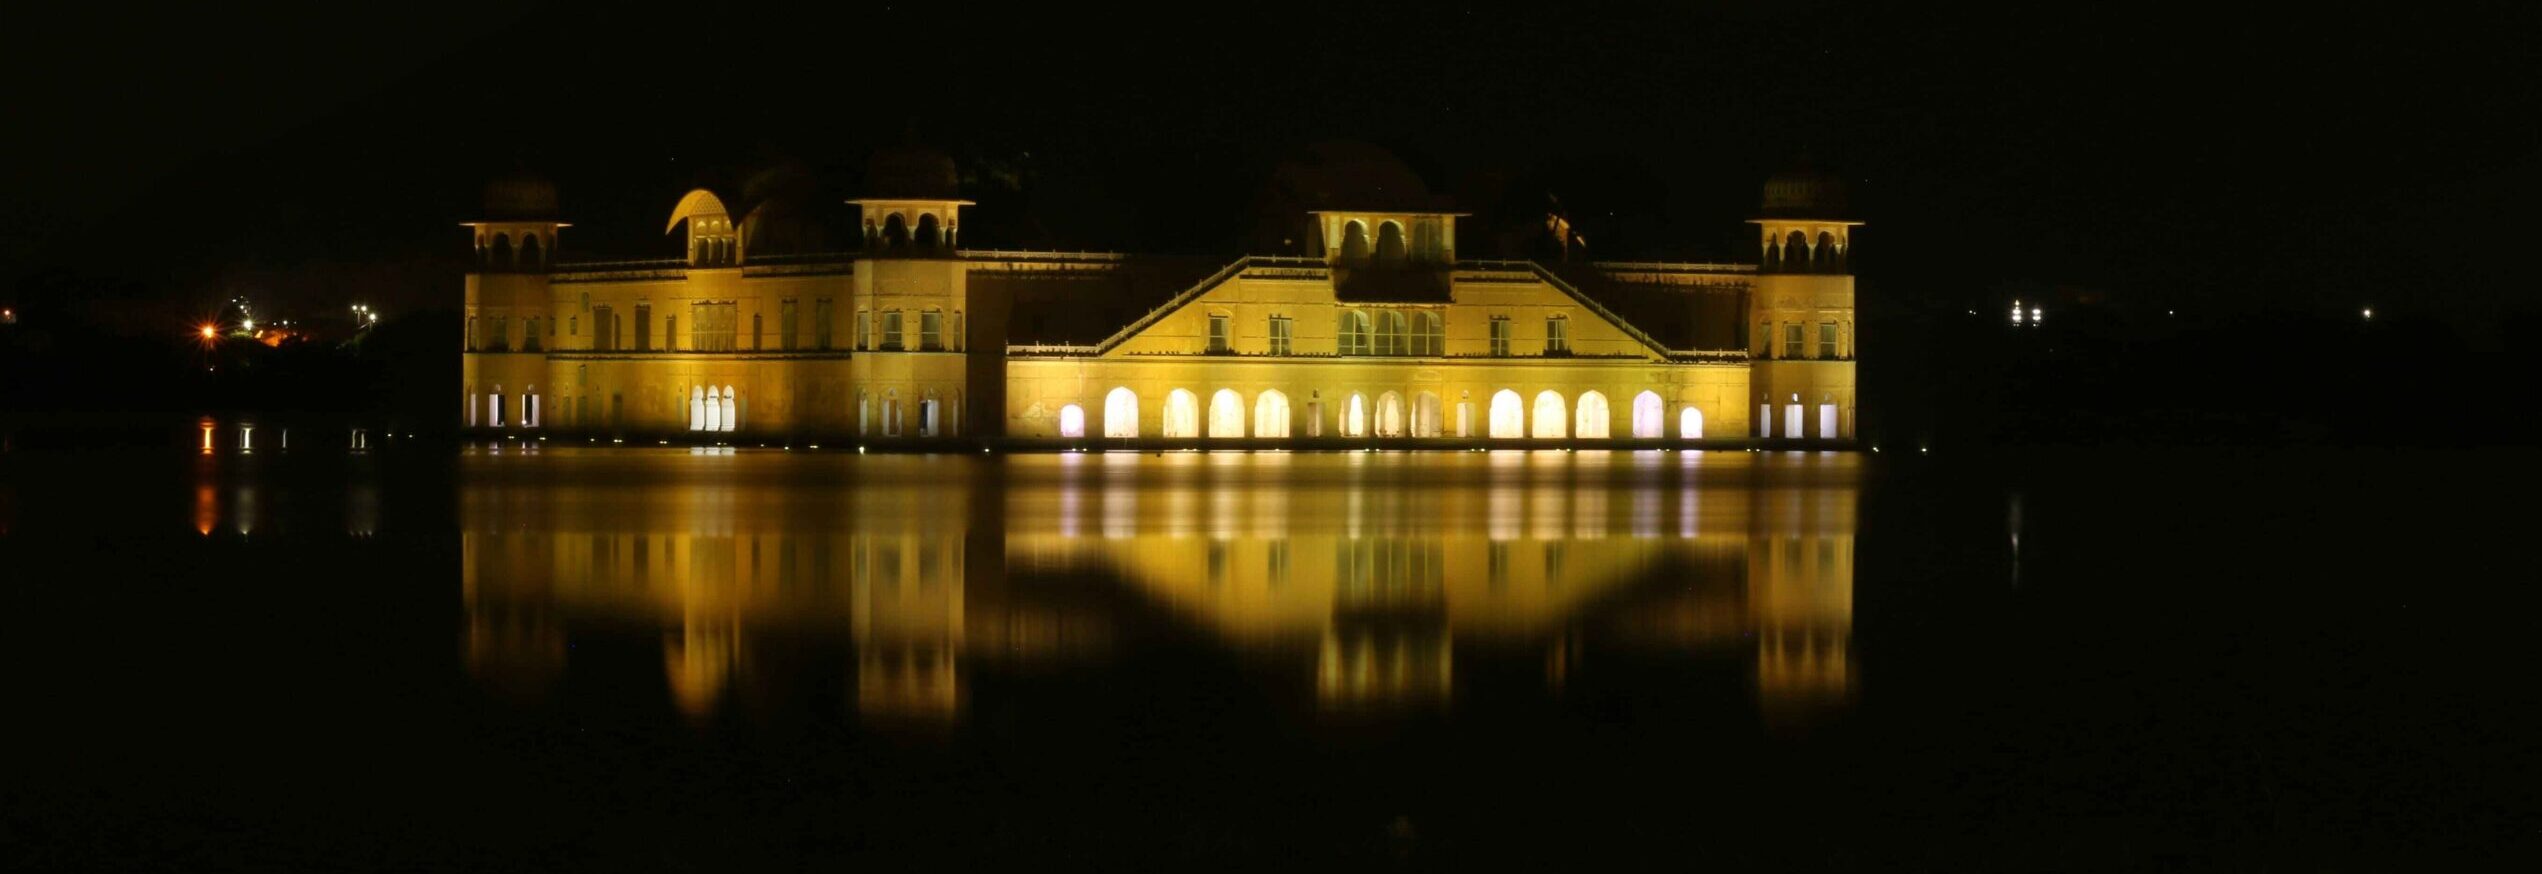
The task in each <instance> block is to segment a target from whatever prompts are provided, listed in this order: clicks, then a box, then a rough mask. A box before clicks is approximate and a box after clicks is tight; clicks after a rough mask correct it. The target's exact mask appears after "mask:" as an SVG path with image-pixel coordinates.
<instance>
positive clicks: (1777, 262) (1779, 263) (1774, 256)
mask: <svg viewBox="0 0 2542 874" xmlns="http://www.w3.org/2000/svg"><path fill="white" fill-rule="evenodd" d="M1758 269H1760V270H1763V271H1764V272H1767V273H1772V272H1775V271H1777V270H1781V269H1783V247H1781V246H1778V245H1775V244H1774V240H1773V239H1772V238H1770V237H1769V238H1767V239H1766V241H1765V255H1764V259H1763V262H1762V263H1761V264H1759V265H1758Z"/></svg>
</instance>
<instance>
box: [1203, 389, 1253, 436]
mask: <svg viewBox="0 0 2542 874" xmlns="http://www.w3.org/2000/svg"><path fill="white" fill-rule="evenodd" d="M1244 435H1245V402H1244V399H1243V398H1240V397H1237V396H1236V392H1235V390H1234V389H1224V388H1222V389H1219V390H1218V393H1217V394H1215V395H1211V396H1210V397H1209V436H1210V437H1211V438H1212V439H1217V440H1232V439H1235V438H1238V437H1243V436H1244Z"/></svg>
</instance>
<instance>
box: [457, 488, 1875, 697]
mask: <svg viewBox="0 0 2542 874" xmlns="http://www.w3.org/2000/svg"><path fill="white" fill-rule="evenodd" d="M1859 463H1860V460H1859V458H1858V457H1856V456H1852V455H1847V454H1834V453H1807V454H1804V453H1765V454H1758V453H1708V454H1707V453H1693V452H1668V453H1662V452H1618V453H1603V452H1577V453H1573V452H1492V453H1445V454H1395V453H1384V454H1365V453H1340V454H1289V453H1213V454H1197V453H1173V454H1166V455H1135V454H1126V453H1113V454H1100V455H1086V454H1059V455H1013V456H989V457H972V456H879V455H878V456H845V455H804V454H787V453H743V454H739V455H689V454H685V453H676V454H675V453H671V452H646V451H609V450H600V451H580V450H556V451H549V452H546V453H543V454H542V455H540V456H536V457H527V458H524V457H520V456H518V455H514V456H508V457H507V456H493V455H483V456H471V457H469V458H467V459H465V460H464V463H463V476H462V486H461V489H460V511H459V515H460V526H459V527H460V530H461V545H462V554H463V559H462V561H463V570H462V580H461V586H462V592H463V596H464V601H465V607H466V611H467V616H468V620H467V632H466V642H465V646H464V651H465V652H466V654H467V661H468V665H469V667H470V669H471V670H472V671H474V672H475V673H476V675H477V676H479V677H480V678H481V679H482V680H483V681H484V682H485V683H486V684H487V685H488V686H489V687H490V688H494V689H497V690H501V691H504V692H506V693H509V694H514V695H520V696H527V697H538V696H541V695H544V694H547V693H548V692H549V691H550V690H551V689H552V688H553V687H554V685H555V684H556V683H557V682H558V681H559V679H560V678H561V677H563V676H564V675H565V674H566V673H567V672H568V670H570V668H571V665H570V662H571V661H572V658H573V655H572V653H573V652H574V647H573V646H571V645H569V642H572V641H577V640H583V639H587V638H589V639H602V638H611V637H613V636H614V637H618V638H624V637H626V636H627V635H628V634H629V632H630V631H631V630H632V631H633V632H635V633H636V635H637V636H639V637H644V638H645V639H647V640H658V646H659V647H660V652H661V661H660V664H661V665H662V672H663V675H662V678H661V679H662V681H663V684H664V687H665V689H666V698H667V700H668V703H669V705H670V706H672V707H675V708H676V709H677V710H679V711H681V712H682V713H685V714H688V715H690V716H692V717H699V718H703V717H708V716H712V715H714V714H716V713H717V712H719V711H720V710H723V709H725V708H728V707H731V706H733V705H734V703H735V702H736V701H737V700H753V699H765V698H767V697H769V696H776V695H787V694H794V693H795V692H796V691H799V690H793V689H792V688H791V687H788V686H786V685H785V684H787V683H789V682H793V681H794V680H795V679H796V678H798V677H799V676H800V675H802V674H803V673H805V672H804V671H803V670H802V668H801V663H802V661H803V658H802V656H801V654H802V653H805V652H814V653H822V652H835V653H836V654H835V656H834V658H835V659H836V660H837V661H838V664H836V665H835V666H834V667H835V668H836V670H835V675H836V676H838V677H840V678H842V680H843V682H845V683H847V684H848V685H849V687H850V688H847V689H844V690H840V691H841V692H842V693H843V694H842V696H841V697H842V698H843V700H845V701H847V702H850V704H849V705H848V706H850V707H852V708H853V710H854V712H855V715H857V716H858V717H859V718H863V719H866V720H868V721H881V722H909V723H917V724H929V723H933V724H947V723H951V722H953V721H956V720H959V719H960V718H962V716H963V715H964V714H965V713H966V710H967V709H968V708H969V707H971V706H972V704H973V702H972V701H970V696H971V695H972V694H973V690H974V689H975V682H976V680H977V679H978V678H979V677H981V676H991V675H1016V676H1029V675H1031V674H1033V673H1035V672H1036V671H1040V670H1047V669H1053V668H1065V667H1069V666H1079V667H1086V668H1089V669H1092V670H1102V669H1103V668H1104V666H1105V665H1107V664H1108V663H1109V660H1110V659H1112V658H1114V657H1115V656H1116V655H1118V653H1117V650H1118V649H1119V646H1118V644H1119V641H1120V640H1121V639H1123V638H1125V637H1128V636H1130V635H1131V634H1132V633H1133V631H1134V630H1135V628H1136V627H1138V626H1141V625H1142V624H1149V625H1153V624H1155V623H1157V622H1159V621H1160V617H1161V618H1162V621H1163V622H1165V623H1168V624H1170V625H1173V626H1179V627H1181V628H1183V629H1186V630H1195V631H1199V632H1201V633H1202V636H1203V637H1204V638H1205V639H1206V640H1208V641H1211V642H1212V644H1211V645H1214V646H1220V647H1224V648H1225V649H1227V650H1228V651H1231V652H1234V653H1236V654H1238V655H1239V656H1240V657H1241V658H1243V659H1244V660H1246V661H1247V663H1251V664H1260V665H1266V666H1269V668H1270V670H1268V671H1265V672H1263V673H1262V674H1260V675H1259V676H1258V677H1257V676H1255V675H1247V676H1246V677H1235V676H1231V677H1230V681H1231V682H1268V683H1271V684H1273V685H1274V686H1276V685H1277V684H1279V683H1289V684H1291V688H1289V689H1280V688H1269V689H1266V690H1265V691H1267V692H1269V693H1270V694H1272V695H1274V696H1278V695H1282V694H1294V695H1296V696H1297V697H1299V698H1301V699H1306V700H1312V701H1313V702H1314V704H1315V707H1316V708H1317V709H1319V710H1321V711H1324V712H1327V713H1353V712H1380V713H1382V712H1392V711H1400V710H1407V709H1409V710H1432V709H1437V708H1451V709H1452V708H1454V707H1456V706H1457V701H1458V697H1459V696H1458V691H1459V689H1460V678H1459V671H1460V670H1486V669H1487V668H1481V667H1475V668H1469V667H1468V665H1469V664H1470V665H1490V666H1501V667H1494V668H1488V669H1489V670H1499V669H1502V668H1503V667H1505V666H1507V665H1512V664H1518V665H1525V666H1527V667H1526V668H1525V673H1526V679H1527V680H1528V682H1530V683H1541V684H1542V686H1543V688H1544V689H1545V691H1546V692H1547V694H1548V695H1551V696H1557V697H1558V696H1559V695H1561V694H1562V692H1563V690H1564V689H1565V688H1566V686H1568V685H1569V684H1570V683H1571V682H1572V681H1573V680H1574V678H1575V677H1578V676H1582V675H1584V674H1587V673H1593V672H1596V671H1598V670H1600V668H1601V667H1602V666H1603V665H1604V664H1606V663H1609V662H1622V661H1653V660H1656V661H1667V660H1671V659H1686V660H1696V661H1706V660H1708V661H1711V662H1715V663H1722V664H1740V663H1745V665H1746V666H1747V667H1744V668H1742V669H1741V672H1742V673H1745V674H1748V675H1749V676H1751V677H1752V680H1753V685H1754V689H1755V695H1756V701H1757V704H1758V705H1759V709H1760V712H1761V713H1762V714H1763V716H1764V717H1765V718H1766V719H1767V720H1768V721H1786V720H1795V719H1806V718H1808V717H1809V716H1811V715H1814V714H1818V713H1824V712H1826V711H1828V710H1830V709H1832V708H1836V707H1841V706H1842V705H1843V703H1844V702H1846V701H1847V700H1848V699H1849V698H1850V695H1851V693H1852V691H1853V684H1854V672H1853V669H1852V654H1851V652H1850V650H1849V649H1848V646H1847V643H1848V640H1849V638H1850V635H1851V625H1852V613H1853V560H1854V548H1853V546H1854V544H1853V540H1854V531H1855V512H1856V509H1855V504H1856V501H1857V497H1858V494H1859V485H1858V482H1859V474H1860V470H1859ZM1088 581H1091V586H1092V588H1089V582H1088ZM647 645H653V644H647ZM1539 665H1541V676H1540V677H1539V676H1538V675H1537V674H1536V672H1537V670H1538V668H1537V666H1539ZM613 669H622V668H617V667H616V666H615V665H614V664H613ZM815 673H818V672H815ZM1263 677H1268V678H1272V679H1270V680H1267V681H1266V680H1263V679H1261V678H1263ZM1281 678H1286V679H1281ZM1027 682H1029V680H1027ZM1654 691H1656V692H1660V693H1665V692H1666V691H1667V690H1654Z"/></svg>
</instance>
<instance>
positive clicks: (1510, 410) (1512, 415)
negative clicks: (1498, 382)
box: [1492, 389, 1527, 439]
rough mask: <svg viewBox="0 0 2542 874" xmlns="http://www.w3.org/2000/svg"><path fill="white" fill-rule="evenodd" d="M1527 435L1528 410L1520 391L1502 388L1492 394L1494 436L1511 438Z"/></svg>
mask: <svg viewBox="0 0 2542 874" xmlns="http://www.w3.org/2000/svg"><path fill="white" fill-rule="evenodd" d="M1525 436H1527V411H1526V408H1525V406H1524V405H1523V404H1521V403H1520V402H1519V400H1518V393H1517V392H1514V391H1510V390H1509V389H1501V390H1500V391H1498V392H1494V393H1493V394H1492V437H1493V438H1494V439H1509V438H1517V437H1525Z"/></svg>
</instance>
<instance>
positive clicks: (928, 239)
mask: <svg viewBox="0 0 2542 874" xmlns="http://www.w3.org/2000/svg"><path fill="white" fill-rule="evenodd" d="M941 242H943V234H942V233H941V230H940V229H939V228H938V227H937V225H936V214H935V213H932V212H931V213H926V214H923V215H920V216H918V248H921V249H933V248H935V247H936V246H937V244H939V243H941Z"/></svg>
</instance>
